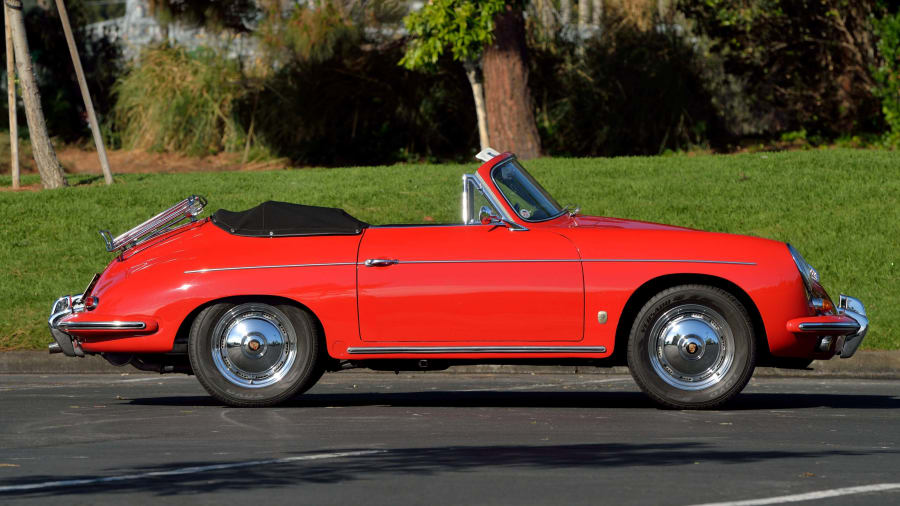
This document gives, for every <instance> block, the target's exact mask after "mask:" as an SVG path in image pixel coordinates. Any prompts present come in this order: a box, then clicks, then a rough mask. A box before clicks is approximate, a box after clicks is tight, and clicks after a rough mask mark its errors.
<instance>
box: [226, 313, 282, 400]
mask: <svg viewBox="0 0 900 506" xmlns="http://www.w3.org/2000/svg"><path fill="white" fill-rule="evenodd" d="M212 356H213V362H214V363H215V365H216V369H218V370H219V372H220V373H221V374H222V376H223V377H225V379H227V380H228V381H230V382H232V383H234V384H235V385H238V386H241V387H246V388H261V387H265V386H268V385H271V384H273V383H277V382H278V381H279V380H281V378H283V377H284V375H285V374H287V372H288V371H290V369H291V366H293V364H294V360H295V359H296V358H297V336H296V334H295V333H294V329H293V327H292V326H291V324H290V323H289V320H288V317H287V316H286V315H285V314H284V313H282V312H281V311H279V310H278V309H276V308H274V307H272V306H269V305H266V304H256V303H250V304H241V305H239V306H236V307H234V308H232V309H231V310H229V311H228V312H227V313H225V314H224V315H223V316H222V318H221V319H220V320H219V323H217V324H216V327H215V329H214V330H213V334H212Z"/></svg>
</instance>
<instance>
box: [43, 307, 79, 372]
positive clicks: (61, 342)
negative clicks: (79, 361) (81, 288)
mask: <svg viewBox="0 0 900 506" xmlns="http://www.w3.org/2000/svg"><path fill="white" fill-rule="evenodd" d="M83 295H84V294H81V295H66V296H64V297H60V298H58V299H56V302H54V303H53V307H52V308H51V309H50V318H49V319H47V324H48V325H49V326H50V335H51V336H52V337H53V340H54V341H56V342H54V343H50V346H49V351H50V353H62V354H64V355H66V356H68V357H83V356H84V351H83V350H82V349H81V345H79V344H78V342H77V341H75V339H73V338H72V336H71V335H69V334H67V333H66V332H64V331H62V330H61V329H60V328H59V321H60V320H61V319H62V318H63V317H64V316H68V315H70V314H72V313H80V312H81V311H84V305H83V304H82V303H81V298H82V297H83Z"/></svg>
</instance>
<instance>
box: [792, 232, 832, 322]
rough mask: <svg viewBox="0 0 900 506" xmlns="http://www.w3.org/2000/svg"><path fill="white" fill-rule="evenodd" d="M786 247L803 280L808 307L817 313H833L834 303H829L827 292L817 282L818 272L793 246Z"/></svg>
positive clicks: (829, 298)
mask: <svg viewBox="0 0 900 506" xmlns="http://www.w3.org/2000/svg"><path fill="white" fill-rule="evenodd" d="M787 247H788V251H790V252H791V257H793V258H794V263H795V264H797V270H798V271H800V277H801V278H803V285H804V286H805V287H806V298H807V299H808V300H809V302H810V305H811V306H812V307H813V308H814V309H815V310H816V312H817V313H820V314H831V313H832V312H833V311H834V303H832V302H831V297H829V296H828V292H826V291H825V288H823V287H822V284H821V283H820V282H819V271H817V270H816V269H815V268H814V267H813V266H812V265H809V262H807V261H806V260H805V259H804V258H803V256H802V255H801V254H800V253H799V252H798V251H797V250H796V249H794V247H793V246H791V245H790V244H788V245H787Z"/></svg>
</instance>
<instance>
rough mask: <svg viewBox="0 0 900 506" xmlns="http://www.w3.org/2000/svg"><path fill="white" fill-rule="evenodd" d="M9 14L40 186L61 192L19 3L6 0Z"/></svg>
mask: <svg viewBox="0 0 900 506" xmlns="http://www.w3.org/2000/svg"><path fill="white" fill-rule="evenodd" d="M5 1H6V5H7V12H8V13H9V26H10V29H11V31H12V38H13V48H14V49H15V53H16V70H18V73H19V84H20V85H21V86H22V101H23V102H25V118H26V119H27V120H28V133H29V135H30V137H31V150H32V152H33V154H34V161H35V164H36V165H37V168H38V172H40V174H41V184H43V185H44V188H48V189H49V188H60V187H63V186H68V182H67V181H66V177H65V175H64V174H63V171H62V167H60V166H59V160H57V159H56V151H54V150H53V144H51V143H50V136H49V135H47V124H46V123H45V122H44V111H43V109H41V96H40V93H39V92H38V89H37V83H35V80H34V70H33V69H32V67H31V54H30V53H29V51H28V39H27V38H26V36H25V21H24V20H23V19H22V2H21V1H20V0H5Z"/></svg>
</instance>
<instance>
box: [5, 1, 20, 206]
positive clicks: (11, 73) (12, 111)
mask: <svg viewBox="0 0 900 506" xmlns="http://www.w3.org/2000/svg"><path fill="white" fill-rule="evenodd" d="M3 19H4V20H5V25H6V87H7V100H8V104H9V106H8V107H9V165H10V174H11V175H12V187H13V189H16V188H18V187H19V117H18V115H17V114H16V58H15V56H14V55H13V44H12V32H10V31H9V7H7V6H6V2H4V3H3Z"/></svg>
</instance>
